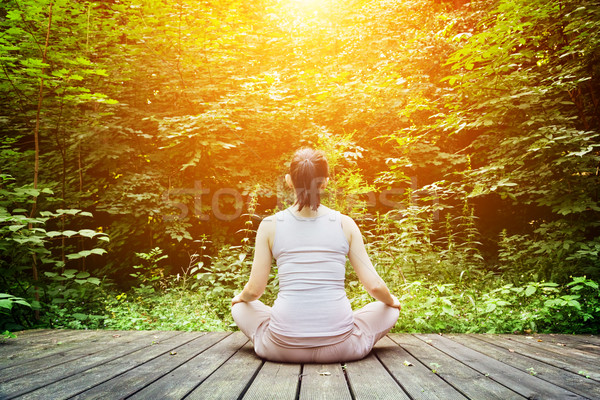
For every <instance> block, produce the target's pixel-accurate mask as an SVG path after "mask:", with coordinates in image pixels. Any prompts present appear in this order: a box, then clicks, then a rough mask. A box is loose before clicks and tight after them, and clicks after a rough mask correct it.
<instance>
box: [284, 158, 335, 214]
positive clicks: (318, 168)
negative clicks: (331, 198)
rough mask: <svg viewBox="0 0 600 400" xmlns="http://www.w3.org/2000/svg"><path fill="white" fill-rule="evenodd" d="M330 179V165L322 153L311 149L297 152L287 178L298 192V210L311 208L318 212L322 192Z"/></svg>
mask: <svg viewBox="0 0 600 400" xmlns="http://www.w3.org/2000/svg"><path fill="white" fill-rule="evenodd" d="M328 177H329V165H328V164H327V159H326V158H325V154H324V153H323V152H322V151H318V150H314V149H311V148H302V149H300V150H298V151H296V153H295V154H294V157H293V158H292V163H291V164H290V174H289V175H288V177H286V178H287V179H288V184H289V183H291V186H293V188H294V190H295V191H296V203H297V204H298V210H302V209H303V208H304V207H309V208H311V209H312V210H313V211H316V210H317V208H319V204H321V193H320V192H321V189H322V188H323V187H325V184H326V183H327V178H328ZM290 181H291V182H290Z"/></svg>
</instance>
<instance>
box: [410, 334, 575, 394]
mask: <svg viewBox="0 0 600 400" xmlns="http://www.w3.org/2000/svg"><path fill="white" fill-rule="evenodd" d="M416 336H417V337H419V338H421V339H422V340H424V341H431V345H432V346H435V347H436V348H437V349H439V350H441V351H443V352H444V353H446V354H448V355H449V356H451V357H452V358H454V359H456V360H459V361H461V362H462V363H464V364H466V365H468V366H470V367H471V368H473V369H475V370H477V371H479V372H480V373H483V374H485V375H486V376H489V378H490V379H492V380H494V381H496V382H498V383H500V384H502V385H504V386H506V387H510V388H511V389H512V390H514V391H515V392H517V393H519V394H521V395H522V396H524V397H526V398H529V399H531V398H541V399H562V400H567V399H573V400H574V399H584V397H582V396H580V395H578V394H576V393H573V392H571V391H569V390H566V389H563V388H561V387H558V386H556V385H554V384H552V383H549V382H546V381H544V380H542V379H539V378H537V377H535V376H533V375H530V374H529V373H526V372H523V371H520V370H518V369H516V368H514V367H511V366H509V365H507V364H504V363H502V362H500V361H498V360H495V359H493V358H491V357H488V356H486V355H484V354H482V353H480V352H478V351H475V350H472V349H470V348H468V347H465V346H463V345H461V344H460V343H458V342H455V341H452V340H450V339H449V338H447V337H446V336H441V335H416Z"/></svg>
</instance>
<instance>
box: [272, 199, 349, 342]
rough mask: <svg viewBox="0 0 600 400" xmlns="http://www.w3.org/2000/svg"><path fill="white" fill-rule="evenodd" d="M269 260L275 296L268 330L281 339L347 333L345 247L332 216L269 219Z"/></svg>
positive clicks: (289, 215) (335, 216) (336, 217)
mask: <svg viewBox="0 0 600 400" xmlns="http://www.w3.org/2000/svg"><path fill="white" fill-rule="evenodd" d="M273 218H274V219H275V223H276V228H275V239H274V241H273V248H272V252H273V257H274V258H275V259H276V260H277V267H278V274H279V294H278V297H277V300H276V301H275V304H274V306H273V310H272V315H271V322H270V329H271V331H272V332H273V333H275V334H277V335H280V336H284V337H295V338H315V337H331V336H339V335H343V334H345V333H348V332H350V331H351V330H352V327H353V323H354V320H353V316H352V308H351V306H350V302H349V301H348V298H347V297H346V293H345V289H344V279H345V273H346V255H347V254H348V249H349V245H348V241H347V239H346V236H345V235H344V232H343V230H342V225H341V215H340V213H339V212H337V211H333V210H329V212H328V213H325V214H322V215H319V216H317V217H315V218H302V217H299V216H297V215H294V214H293V213H292V212H291V211H290V210H289V209H288V210H284V211H281V212H279V213H277V214H276V215H275V216H274V217H273Z"/></svg>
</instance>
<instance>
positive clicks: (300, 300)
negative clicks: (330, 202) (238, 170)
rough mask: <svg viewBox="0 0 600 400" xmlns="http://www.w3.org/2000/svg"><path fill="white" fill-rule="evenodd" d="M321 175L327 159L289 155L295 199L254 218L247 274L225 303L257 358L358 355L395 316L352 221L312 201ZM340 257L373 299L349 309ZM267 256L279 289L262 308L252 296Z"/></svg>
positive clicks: (313, 359) (260, 287)
mask: <svg viewBox="0 0 600 400" xmlns="http://www.w3.org/2000/svg"><path fill="white" fill-rule="evenodd" d="M327 180H328V164H327V160H326V159H325V156H324V155H323V154H322V153H321V152H319V151H316V150H313V149H308V148H305V149H301V150H299V151H297V152H296V154H295V155H294V158H293V160H292V162H291V165H290V173H289V174H288V175H286V182H287V184H288V185H289V186H290V187H291V188H293V189H294V190H295V193H296V202H295V203H294V205H293V206H292V207H290V208H288V209H286V210H284V211H280V212H278V213H277V214H275V215H273V216H270V217H267V218H265V219H263V221H262V222H261V223H260V225H259V227H258V231H257V233H256V248H255V254H254V261H253V263H252V270H251V272H250V278H249V280H248V283H246V285H245V287H244V289H243V291H242V292H241V293H240V294H238V295H237V296H235V297H234V298H233V299H232V300H231V304H232V309H231V313H232V315H233V319H234V320H235V322H236V324H237V326H238V327H239V328H240V329H241V330H242V332H244V333H245V334H246V336H248V338H249V339H250V340H252V342H253V344H254V350H255V352H256V354H257V355H258V356H259V357H262V358H264V359H267V360H270V361H278V362H294V363H333V362H344V361H352V360H358V359H361V358H363V357H365V356H366V355H367V354H369V352H370V351H371V349H372V348H373V345H374V344H375V343H376V342H377V341H378V340H379V339H381V338H382V337H383V336H385V334H386V333H387V332H388V331H389V330H390V329H391V328H392V327H393V326H394V324H395V323H396V321H397V320H398V315H399V309H400V303H399V302H398V299H397V298H396V297H395V296H393V295H391V294H390V291H389V290H388V288H387V286H386V284H385V283H384V281H383V280H382V279H381V277H380V276H379V275H378V274H377V271H376V270H375V269H374V268H373V264H372V263H371V261H370V260H369V257H368V255H367V252H366V250H365V245H364V242H363V238H362V236H361V233H360V230H359V228H358V226H357V225H356V223H355V222H354V220H352V218H350V217H348V216H346V215H342V214H340V212H339V211H334V210H332V209H329V208H327V207H325V206H323V205H321V204H320V194H319V193H320V190H321V189H323V188H324V187H325V185H326V184H327ZM346 256H348V258H349V260H350V263H351V264H352V267H353V268H354V271H356V275H357V276H358V278H359V280H360V282H361V283H362V284H363V285H364V287H365V289H366V290H367V292H368V293H369V294H370V295H371V296H373V297H374V298H375V299H377V300H378V301H376V302H373V303H370V304H367V305H366V306H364V307H363V308H361V309H359V310H356V311H352V308H351V307H350V301H349V300H348V297H347V296H346V292H345V288H344V279H345V272H346V271H345V269H346ZM273 257H274V258H275V259H276V260H277V268H278V275H279V293H278V295H277V299H276V300H275V303H274V305H273V307H269V306H267V305H265V304H264V303H262V302H261V301H260V300H258V299H259V298H260V296H261V295H262V294H263V292H264V290H265V287H266V285H267V281H268V278H269V273H270V271H271V261H272V258H273Z"/></svg>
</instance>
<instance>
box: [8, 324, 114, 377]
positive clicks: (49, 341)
mask: <svg viewBox="0 0 600 400" xmlns="http://www.w3.org/2000/svg"><path fill="white" fill-rule="evenodd" d="M102 335H106V332H102V331H73V330H65V331H56V332H55V333H52V334H48V335H43V336H42V337H32V338H27V337H26V338H16V339H12V341H8V342H7V343H4V344H2V346H0V369H2V368H6V367H7V366H10V365H14V364H15V363H16V362H17V361H18V360H28V359H30V358H31V357H38V356H41V355H43V354H44V352H47V351H53V350H56V349H62V348H68V347H69V346H70V345H73V344H75V345H77V344H81V343H86V341H87V340H88V339H91V338H94V337H99V336H102Z"/></svg>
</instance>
